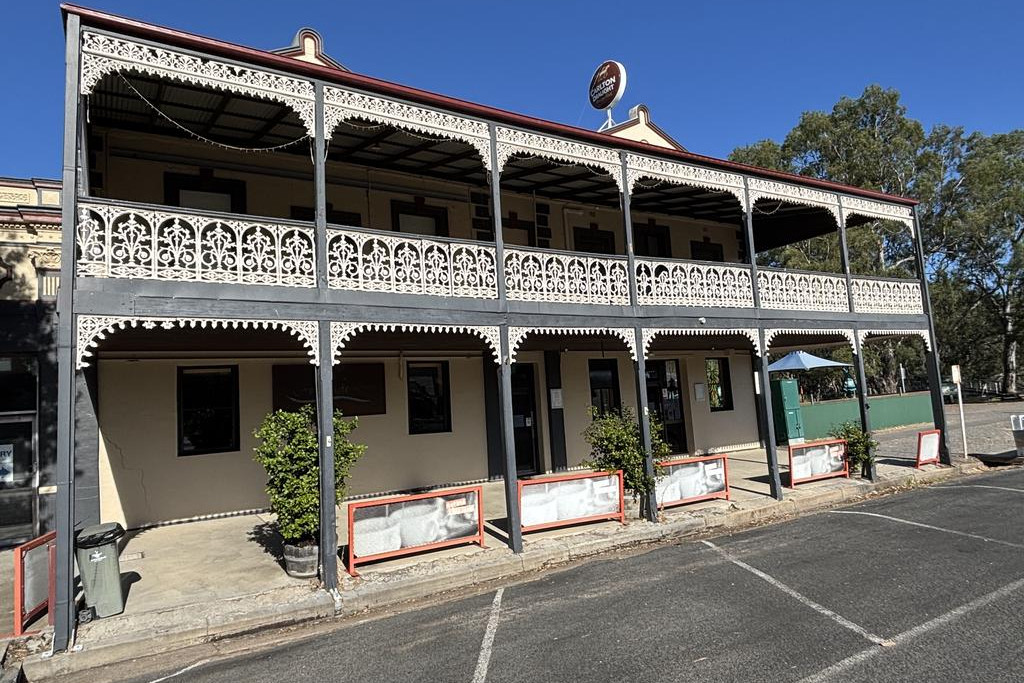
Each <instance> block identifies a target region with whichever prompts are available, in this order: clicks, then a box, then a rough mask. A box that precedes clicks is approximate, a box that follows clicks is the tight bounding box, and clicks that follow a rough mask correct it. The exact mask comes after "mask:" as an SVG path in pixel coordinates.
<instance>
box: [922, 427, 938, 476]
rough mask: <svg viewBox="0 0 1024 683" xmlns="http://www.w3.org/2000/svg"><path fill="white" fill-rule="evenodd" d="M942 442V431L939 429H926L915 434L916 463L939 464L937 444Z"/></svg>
mask: <svg viewBox="0 0 1024 683" xmlns="http://www.w3.org/2000/svg"><path fill="white" fill-rule="evenodd" d="M941 440H942V431H941V430H939V429H928V430H925V431H923V432H918V433H917V463H916V466H917V467H918V468H920V467H921V466H922V465H930V464H936V465H937V464H938V463H939V442H940V441H941Z"/></svg>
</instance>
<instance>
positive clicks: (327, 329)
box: [313, 81, 338, 590]
mask: <svg viewBox="0 0 1024 683" xmlns="http://www.w3.org/2000/svg"><path fill="white" fill-rule="evenodd" d="M326 154H327V142H326V133H325V131H324V84H323V83H321V82H319V81H317V83H316V135H315V139H314V141H313V185H314V195H315V196H314V199H315V202H316V212H315V214H314V218H315V221H316V283H317V289H318V293H319V298H320V301H321V302H324V301H326V300H327V158H326ZM317 326H318V328H319V330H318V340H317V343H318V344H319V349H320V364H319V365H318V366H317V368H316V415H317V431H318V432H319V434H320V439H319V447H320V453H319V456H320V457H319V460H320V539H319V544H320V581H321V582H322V583H323V586H324V588H325V589H327V590H334V589H335V588H337V586H338V508H337V505H338V497H337V487H336V486H335V481H334V349H333V348H332V345H331V323H330V321H327V320H320V321H319V322H318V323H317Z"/></svg>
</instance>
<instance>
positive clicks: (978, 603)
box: [800, 579, 1024, 683]
mask: <svg viewBox="0 0 1024 683" xmlns="http://www.w3.org/2000/svg"><path fill="white" fill-rule="evenodd" d="M1022 587H1024V579H1017V580H1016V581H1014V582H1013V583H1009V584H1007V585H1005V586H1003V587H1002V588H997V589H996V590H994V591H992V592H991V593H988V594H987V595H983V596H981V597H980V598H978V599H977V600H972V601H971V602H969V603H967V604H966V605H962V606H960V607H957V608H956V609H953V610H950V611H949V612H946V613H945V614H942V615H940V616H938V617H935V618H934V619H932V620H931V621H926V622H925V623H923V624H920V625H918V626H915V627H914V628H912V629H910V630H909V631H904V632H903V633H901V634H899V635H898V636H895V637H893V638H892V639H890V641H889V642H890V643H891V644H892V645H893V646H894V647H896V646H899V645H903V644H905V643H908V642H910V641H912V640H914V639H915V638H918V637H920V636H923V635H924V634H926V633H928V632H930V631H934V630H935V629H937V628H939V627H941V626H945V625H946V624H949V623H950V622H953V621H955V620H957V619H959V618H960V617H962V616H964V615H966V614H970V613H971V612H973V611H975V610H977V609H981V608H982V607H984V606H986V605H988V604H991V603H993V602H996V601H997V600H1001V599H1003V598H1006V597H1008V596H1009V595H1010V594H1011V593H1014V592H1016V591H1018V590H1020V589H1021V588H1022ZM881 652H882V650H881V649H879V648H877V647H871V648H868V649H866V650H861V651H860V652H858V653H857V654H855V655H850V656H849V657H847V658H846V659H843V660H841V661H839V662H836V663H835V664H833V665H832V666H830V667H828V668H827V669H823V670H821V671H819V672H818V673H816V674H814V675H813V676H808V677H807V678H804V679H802V680H801V681H800V683H820V682H821V681H828V680H832V679H835V678H837V677H839V680H842V677H840V674H844V673H845V672H846V671H847V670H848V669H850V668H851V667H853V666H856V665H857V664H860V663H861V662H863V661H866V660H868V659H871V658H872V657H874V656H876V655H877V654H879V653H881Z"/></svg>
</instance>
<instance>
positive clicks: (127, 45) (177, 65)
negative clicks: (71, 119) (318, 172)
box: [79, 31, 316, 137]
mask: <svg viewBox="0 0 1024 683" xmlns="http://www.w3.org/2000/svg"><path fill="white" fill-rule="evenodd" d="M130 71H134V72H136V73H144V74H150V75H153V76H157V77H160V78H167V79H170V80H173V81H178V82H181V83H191V84H194V85H201V86H204V87H207V88H211V89H214V90H227V91H231V92H236V93H240V94H242V95H248V96H251V97H256V98H259V99H269V100H274V101H276V102H280V103H282V104H285V105H287V106H288V107H290V108H291V109H292V110H294V111H295V113H296V114H298V115H299V118H301V119H302V123H303V124H304V125H305V126H306V132H307V133H308V134H309V135H310V137H312V136H314V135H316V115H315V113H314V112H315V90H314V88H313V84H312V83H311V82H310V81H305V80H302V79H300V78H292V77H289V76H282V75H278V74H273V73H269V72H267V71H259V70H257V69H251V68H249V67H245V66H238V65H236V64H227V63H225V62H218V61H216V60H214V59H207V58H203V57H195V56H193V55H186V54H182V53H180V52H174V51H173V50H170V49H168V48H164V47H153V46H151V45H143V44H142V43H136V42H133V41H130V40H125V39H124V38H115V37H113V36H107V35H101V34H99V33H93V32H91V31H85V32H84V33H83V34H82V78H81V85H80V88H79V91H80V93H81V94H82V95H88V94H89V93H91V92H92V91H93V88H95V87H96V84H97V83H99V82H100V80H101V79H102V78H103V77H104V76H106V75H107V74H110V73H114V72H130Z"/></svg>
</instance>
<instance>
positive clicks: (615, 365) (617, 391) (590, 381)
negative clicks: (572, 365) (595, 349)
mask: <svg viewBox="0 0 1024 683" xmlns="http://www.w3.org/2000/svg"><path fill="white" fill-rule="evenodd" d="M595 363H602V364H607V365H609V366H610V367H611V369H612V386H611V387H610V388H611V392H612V396H611V402H612V406H611V409H610V411H608V412H619V411H621V410H622V389H621V384H620V378H619V359H618V358H588V359H587V388H589V389H590V406H591V408H598V414H599V415H607V414H608V413H607V412H601V411H600V409H599V407H598V406H596V405H594V364H595Z"/></svg>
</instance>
